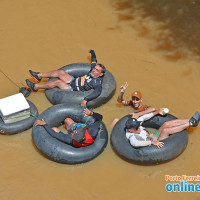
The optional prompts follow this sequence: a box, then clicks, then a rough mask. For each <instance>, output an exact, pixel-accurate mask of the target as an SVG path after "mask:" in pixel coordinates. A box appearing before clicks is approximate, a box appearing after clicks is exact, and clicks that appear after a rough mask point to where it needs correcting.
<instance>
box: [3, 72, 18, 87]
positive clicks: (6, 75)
mask: <svg viewBox="0 0 200 200" xmlns="http://www.w3.org/2000/svg"><path fill="white" fill-rule="evenodd" d="M0 72H1V73H2V74H3V75H4V76H5V77H6V78H7V79H8V80H9V81H10V82H12V83H13V84H14V85H15V86H17V87H18V88H20V87H19V86H18V85H17V84H16V83H15V82H14V81H13V80H12V79H11V78H9V77H8V76H7V75H6V74H5V73H4V72H3V71H2V70H1V69H0Z"/></svg>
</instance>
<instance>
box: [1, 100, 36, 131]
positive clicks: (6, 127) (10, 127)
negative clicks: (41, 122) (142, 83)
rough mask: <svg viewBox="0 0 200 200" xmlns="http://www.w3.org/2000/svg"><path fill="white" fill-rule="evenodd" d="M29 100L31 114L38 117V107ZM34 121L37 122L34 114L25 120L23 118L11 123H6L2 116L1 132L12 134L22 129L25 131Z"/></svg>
mask: <svg viewBox="0 0 200 200" xmlns="http://www.w3.org/2000/svg"><path fill="white" fill-rule="evenodd" d="M27 102H28V104H29V106H30V112H31V114H33V115H34V116H36V117H37V116H38V110H37V108H36V107H35V105H34V104H33V103H32V102H30V101H29V100H27ZM34 122H35V118H34V117H33V116H30V117H29V118H27V119H24V120H21V121H18V122H14V123H10V124H5V123H4V122H3V120H2V119H1V118H0V134H4V135H12V134H16V133H20V132H22V131H25V130H27V129H29V128H31V127H32V126H33V124H34Z"/></svg>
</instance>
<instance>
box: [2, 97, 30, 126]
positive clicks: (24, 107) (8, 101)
mask: <svg viewBox="0 0 200 200" xmlns="http://www.w3.org/2000/svg"><path fill="white" fill-rule="evenodd" d="M0 111H1V112H0V115H1V118H2V119H3V121H4V123H5V124H9V123H14V122H17V121H20V120H23V119H26V118H29V117H30V106H29V104H28V102H27V100H26V98H25V97H24V95H23V94H22V93H18V94H15V95H12V96H9V97H6V98H3V99H0Z"/></svg>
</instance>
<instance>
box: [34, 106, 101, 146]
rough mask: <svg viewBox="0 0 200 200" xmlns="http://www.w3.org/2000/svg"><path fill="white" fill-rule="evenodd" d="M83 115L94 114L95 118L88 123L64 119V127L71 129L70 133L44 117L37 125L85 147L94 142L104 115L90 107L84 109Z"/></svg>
mask: <svg viewBox="0 0 200 200" xmlns="http://www.w3.org/2000/svg"><path fill="white" fill-rule="evenodd" d="M83 116H84V117H87V116H92V117H93V120H88V121H87V122H86V124H81V123H76V122H74V121H73V120H72V119H71V118H66V119H65V120H64V128H65V129H66V130H68V131H69V134H65V133H63V132H61V131H60V130H59V129H58V128H57V127H53V128H51V127H50V126H49V125H48V124H47V123H46V122H45V121H44V120H43V119H42V120H37V121H36V123H35V126H43V127H44V128H45V129H46V131H47V132H48V133H49V134H50V135H51V136H52V137H54V138H56V139H58V140H60V141H62V142H64V143H66V144H69V145H72V146H74V147H85V146H89V145H91V144H93V143H94V141H95V138H96V136H97V134H98V132H99V129H100V122H101V121H102V118H103V116H102V115H100V114H99V113H95V112H92V111H90V110H88V109H84V111H83Z"/></svg>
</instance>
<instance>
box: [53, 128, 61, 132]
mask: <svg viewBox="0 0 200 200" xmlns="http://www.w3.org/2000/svg"><path fill="white" fill-rule="evenodd" d="M52 129H53V130H54V131H55V132H56V133H59V132H60V130H59V129H58V128H57V127H53V128H52Z"/></svg>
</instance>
